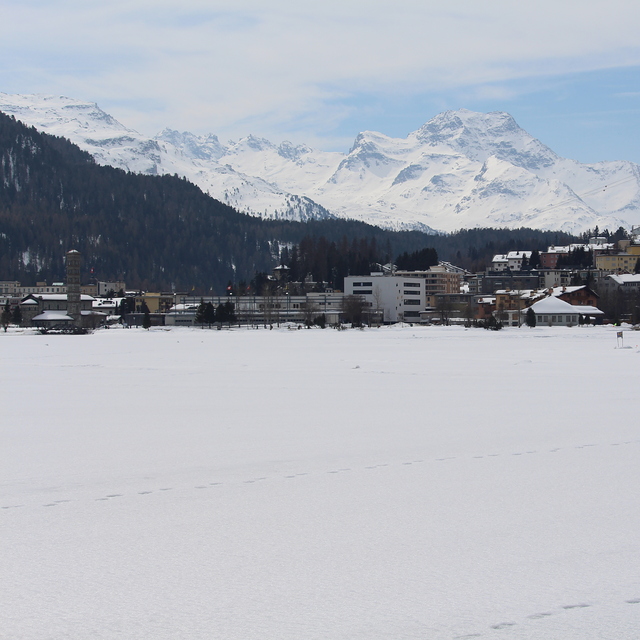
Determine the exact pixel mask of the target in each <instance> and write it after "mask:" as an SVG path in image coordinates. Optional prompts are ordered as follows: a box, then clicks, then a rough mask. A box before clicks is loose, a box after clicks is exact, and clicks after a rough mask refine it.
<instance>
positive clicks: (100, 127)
mask: <svg viewBox="0 0 640 640" xmlns="http://www.w3.org/2000/svg"><path fill="white" fill-rule="evenodd" d="M0 111H3V112H5V113H8V114H10V115H14V116H15V117H16V118H17V119H19V120H21V121H22V122H24V123H25V124H28V125H31V126H34V127H36V128H37V129H38V130H40V131H44V132H46V133H50V134H52V135H57V136H63V137H65V138H68V139H69V140H71V141H72V142H74V143H76V144H77V145H78V146H79V147H81V148H82V149H84V150H85V151H88V152H89V153H91V155H93V157H94V158H95V159H96V161H97V162H98V163H100V164H103V165H110V166H113V167H118V168H120V169H125V170H127V171H134V172H139V173H146V174H150V175H163V174H171V175H173V174H178V175H179V176H184V177H186V178H187V179H188V180H190V181H191V182H193V183H194V184H196V185H198V186H199V187H200V188H201V189H202V190H203V191H205V192H207V193H209V194H210V195H212V196H213V197H215V198H217V199H218V200H221V201H222V202H225V203H227V204H229V205H231V206H233V207H235V208H236V209H238V210H239V211H244V212H247V213H251V214H253V215H258V216H262V217H265V218H284V219H293V220H310V219H323V218H328V217H332V216H331V214H330V213H329V212H328V211H326V210H325V209H324V208H323V207H321V206H319V205H318V204H316V203H315V202H312V201H311V200H309V199H308V198H306V197H305V196H304V195H297V194H294V193H287V192H286V191H283V190H282V189H280V188H279V187H278V186H277V185H274V184H272V183H269V182H267V181H265V180H264V179H262V178H260V177H259V176H248V175H245V174H243V173H242V172H239V171H237V170H235V169H233V168H232V167H231V166H230V165H229V164H226V163H219V162H217V157H219V156H220V152H219V149H220V148H221V145H220V143H219V142H218V139H217V138H216V136H213V135H210V136H204V137H196V136H193V135H192V134H183V135H180V134H177V132H172V131H168V130H165V131H163V132H162V133H161V134H160V135H158V136H157V137H156V139H149V138H145V137H144V136H142V135H140V134H139V133H137V132H136V131H133V130H132V129H128V128H126V127H125V126H123V125H122V124H120V123H119V122H118V121H117V120H115V119H114V118H112V117H111V116H109V115H108V114H106V113H105V112H104V111H102V110H101V109H100V108H99V107H98V106H97V105H96V104H94V103H90V102H82V101H79V100H73V99H70V98H65V97H62V96H61V97H54V96H44V95H32V96H19V95H7V94H3V93H0Z"/></svg>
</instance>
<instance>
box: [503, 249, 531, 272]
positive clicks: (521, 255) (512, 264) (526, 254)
mask: <svg viewBox="0 0 640 640" xmlns="http://www.w3.org/2000/svg"><path fill="white" fill-rule="evenodd" d="M531 254H532V251H509V253H507V263H508V266H509V269H511V271H520V269H522V261H523V260H524V259H525V258H526V259H527V260H530V259H531Z"/></svg>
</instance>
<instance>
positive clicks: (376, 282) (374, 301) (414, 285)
mask: <svg viewBox="0 0 640 640" xmlns="http://www.w3.org/2000/svg"><path fill="white" fill-rule="evenodd" d="M344 293H345V296H360V297H362V298H363V299H364V301H365V302H366V303H367V305H368V306H369V307H370V308H371V309H372V311H373V312H374V313H381V314H382V320H383V322H385V323H387V322H389V323H393V322H402V321H408V322H417V321H419V320H420V312H421V311H423V310H424V308H425V280H424V278H419V277H418V278H416V277H410V276H399V275H395V274H393V275H386V274H383V273H381V272H373V273H371V274H370V275H368V276H347V277H346V278H345V279H344Z"/></svg>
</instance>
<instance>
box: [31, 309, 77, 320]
mask: <svg viewBox="0 0 640 640" xmlns="http://www.w3.org/2000/svg"><path fill="white" fill-rule="evenodd" d="M33 321H34V322H35V321H38V322H73V318H72V317H71V316H68V315H67V314H66V313H65V312H64V311H43V312H42V313H39V314H38V315H37V316H34V317H33Z"/></svg>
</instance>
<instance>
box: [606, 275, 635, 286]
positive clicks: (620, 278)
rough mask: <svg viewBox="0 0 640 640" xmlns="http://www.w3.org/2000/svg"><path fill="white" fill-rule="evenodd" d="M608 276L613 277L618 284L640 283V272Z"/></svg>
mask: <svg viewBox="0 0 640 640" xmlns="http://www.w3.org/2000/svg"><path fill="white" fill-rule="evenodd" d="M607 277H608V278H611V279H612V280H613V281H614V282H616V283H617V284H627V283H629V282H638V283H640V273H621V274H620V275H615V274H613V275H610V276H607Z"/></svg>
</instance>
